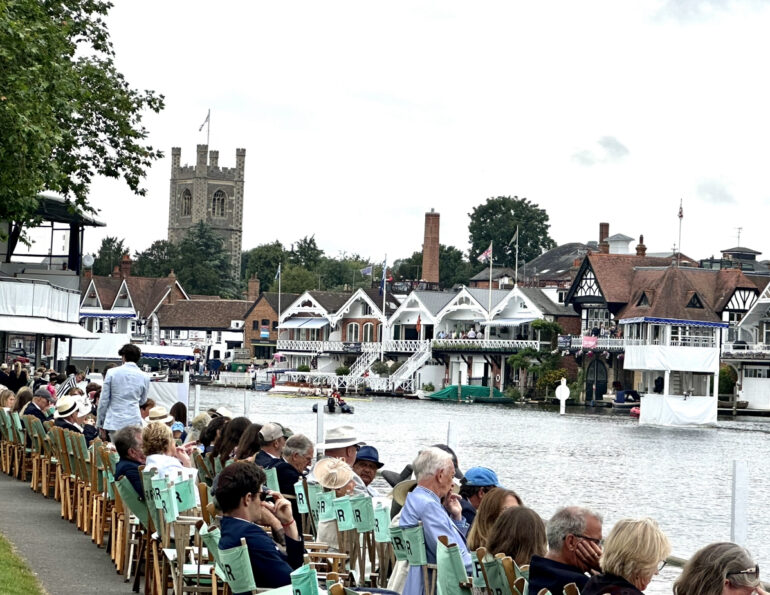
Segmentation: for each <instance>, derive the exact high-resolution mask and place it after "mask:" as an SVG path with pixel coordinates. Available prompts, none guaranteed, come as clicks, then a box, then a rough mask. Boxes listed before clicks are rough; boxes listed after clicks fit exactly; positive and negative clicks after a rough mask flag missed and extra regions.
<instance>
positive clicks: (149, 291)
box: [80, 276, 176, 316]
mask: <svg viewBox="0 0 770 595" xmlns="http://www.w3.org/2000/svg"><path fill="white" fill-rule="evenodd" d="M92 280H93V282H94V287H95V288H96V292H97V294H98V295H99V301H100V302H101V304H102V308H104V309H105V310H109V309H111V308H112V304H113V303H114V302H115V298H116V297H117V295H118V291H119V290H120V287H121V285H122V284H123V281H124V280H125V282H126V286H127V287H128V292H129V294H130V296H131V301H132V303H133V304H134V309H135V310H136V312H137V314H139V315H140V316H148V315H149V314H150V313H151V312H152V311H153V310H155V308H156V307H157V306H158V304H160V302H161V300H162V299H163V298H164V297H165V295H166V293H167V292H168V290H169V288H173V286H174V285H175V284H176V279H175V278H171V277H131V276H129V277H126V278H125V279H122V278H120V277H100V276H95V277H92V278H91V279H88V278H87V277H83V278H82V279H81V285H80V287H81V292H80V293H81V300H82V299H83V298H84V297H85V292H86V290H87V289H88V286H89V285H90V283H91V281H92Z"/></svg>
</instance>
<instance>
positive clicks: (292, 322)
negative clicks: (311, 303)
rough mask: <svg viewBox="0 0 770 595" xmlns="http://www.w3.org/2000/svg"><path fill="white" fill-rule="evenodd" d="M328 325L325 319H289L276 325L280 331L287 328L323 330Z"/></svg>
mask: <svg viewBox="0 0 770 595" xmlns="http://www.w3.org/2000/svg"><path fill="white" fill-rule="evenodd" d="M328 324H329V321H328V320H326V318H320V317H314V318H290V319H289V320H284V321H283V322H282V323H281V324H279V325H278V328H280V329H287V328H300V327H301V328H323V327H325V326H326V325H328Z"/></svg>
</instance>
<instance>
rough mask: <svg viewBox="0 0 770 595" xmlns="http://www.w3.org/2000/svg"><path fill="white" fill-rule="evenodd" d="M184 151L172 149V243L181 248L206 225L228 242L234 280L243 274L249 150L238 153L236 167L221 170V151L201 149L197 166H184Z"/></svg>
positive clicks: (169, 203)
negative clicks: (192, 230) (193, 231)
mask: <svg viewBox="0 0 770 595" xmlns="http://www.w3.org/2000/svg"><path fill="white" fill-rule="evenodd" d="M181 158H182V149H180V148H179V147H173V148H172V149H171V193H170V196H169V202H168V239H169V241H170V242H173V243H174V244H178V243H179V242H181V241H182V239H183V238H184V237H185V235H186V234H187V231H188V230H189V229H190V228H191V227H193V226H194V225H196V224H197V223H198V222H200V221H203V222H205V223H206V224H208V225H209V226H210V227H211V229H213V230H214V231H215V232H216V233H218V234H219V235H220V236H221V237H222V239H223V240H224V246H225V250H227V251H228V252H229V254H230V267H231V271H232V277H233V279H236V280H237V279H238V278H239V277H240V274H241V239H242V236H243V170H244V166H245V162H246V149H236V150H235V167H219V151H209V150H208V145H198V148H197V157H196V160H195V165H194V166H192V165H180V161H181Z"/></svg>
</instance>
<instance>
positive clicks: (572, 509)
mask: <svg viewBox="0 0 770 595" xmlns="http://www.w3.org/2000/svg"><path fill="white" fill-rule="evenodd" d="M545 533H546V536H547V537H548V553H547V554H546V555H545V557H542V556H537V555H535V556H532V560H531V562H530V563H529V585H530V589H532V592H533V593H539V592H540V590H541V589H548V590H549V591H550V592H551V593H561V592H562V591H563V590H564V585H567V584H569V583H575V584H576V585H577V587H578V589H582V588H583V587H584V586H585V584H586V583H587V582H588V575H587V574H586V573H590V572H591V571H599V570H600V567H599V557H600V556H601V555H602V548H601V545H600V544H601V541H602V517H601V516H600V515H599V514H597V513H595V512H592V511H590V510H588V509H586V508H579V507H577V506H569V507H567V508H562V509H561V510H558V511H557V512H556V514H554V515H553V516H552V517H551V519H550V520H549V521H548V524H547V525H546V529H545Z"/></svg>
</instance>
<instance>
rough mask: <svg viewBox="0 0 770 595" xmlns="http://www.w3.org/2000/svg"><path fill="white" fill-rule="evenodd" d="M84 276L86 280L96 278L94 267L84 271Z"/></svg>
mask: <svg viewBox="0 0 770 595" xmlns="http://www.w3.org/2000/svg"><path fill="white" fill-rule="evenodd" d="M83 276H84V277H85V278H86V279H91V278H92V277H93V276H94V267H88V268H87V269H83Z"/></svg>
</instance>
